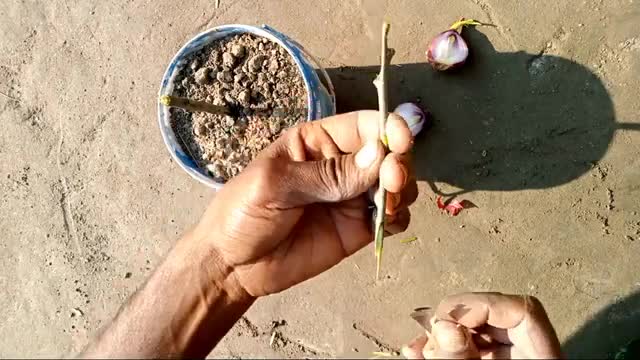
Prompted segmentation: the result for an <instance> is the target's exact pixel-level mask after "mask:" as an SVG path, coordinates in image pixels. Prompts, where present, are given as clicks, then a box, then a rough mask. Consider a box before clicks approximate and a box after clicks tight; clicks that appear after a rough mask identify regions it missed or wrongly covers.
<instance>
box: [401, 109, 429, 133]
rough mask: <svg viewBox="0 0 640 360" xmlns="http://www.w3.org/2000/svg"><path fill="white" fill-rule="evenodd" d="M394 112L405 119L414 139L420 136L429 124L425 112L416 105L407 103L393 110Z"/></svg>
mask: <svg viewBox="0 0 640 360" xmlns="http://www.w3.org/2000/svg"><path fill="white" fill-rule="evenodd" d="M393 112H394V113H396V114H398V115H400V116H401V117H402V118H403V119H404V121H405V122H406V123H407V125H408V126H409V130H411V135H413V136H414V137H415V136H416V135H418V133H419V132H420V131H421V130H422V129H423V128H424V125H425V123H426V122H427V115H426V114H425V112H424V111H422V109H420V107H419V106H418V105H416V104H414V103H410V102H407V103H403V104H400V105H398V106H397V107H396V108H395V110H393Z"/></svg>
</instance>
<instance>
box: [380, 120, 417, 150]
mask: <svg viewBox="0 0 640 360" xmlns="http://www.w3.org/2000/svg"><path fill="white" fill-rule="evenodd" d="M385 130H386V133H387V139H388V141H389V150H391V151H392V152H395V153H400V154H404V153H406V152H407V151H409V150H410V149H411V146H412V145H413V136H412V135H411V130H410V129H409V126H408V125H407V122H406V121H404V119H403V118H402V116H400V115H398V114H396V113H390V114H389V117H388V118H387V125H386V129H385Z"/></svg>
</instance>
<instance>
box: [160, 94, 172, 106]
mask: <svg viewBox="0 0 640 360" xmlns="http://www.w3.org/2000/svg"><path fill="white" fill-rule="evenodd" d="M160 103H161V104H162V105H164V106H171V96H169V95H162V96H160Z"/></svg>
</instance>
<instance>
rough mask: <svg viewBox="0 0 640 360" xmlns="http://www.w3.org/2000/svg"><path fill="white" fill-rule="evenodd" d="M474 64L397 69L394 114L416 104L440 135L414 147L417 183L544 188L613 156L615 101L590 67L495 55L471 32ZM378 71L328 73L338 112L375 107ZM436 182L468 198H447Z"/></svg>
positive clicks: (393, 72) (392, 87)
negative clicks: (445, 68)
mask: <svg viewBox="0 0 640 360" xmlns="http://www.w3.org/2000/svg"><path fill="white" fill-rule="evenodd" d="M464 35H465V37H466V38H467V39H468V41H469V43H470V44H472V48H473V53H472V54H471V58H470V59H469V62H468V63H467V64H466V65H465V66H464V67H462V68H460V69H459V70H455V71H454V72H444V73H442V72H436V71H434V70H432V69H431V67H430V66H429V65H428V64H426V63H416V64H398V65H392V66H391V67H390V69H389V85H388V86H389V101H390V105H391V106H390V108H391V109H393V108H394V107H395V106H396V105H398V104H399V103H402V102H406V101H417V102H420V103H421V104H422V106H423V107H425V108H426V109H428V110H429V111H431V113H432V114H433V118H434V119H435V121H434V124H433V126H432V128H431V129H430V130H429V131H426V132H424V133H422V134H421V135H420V136H419V139H417V141H416V146H415V149H414V151H415V162H416V163H415V165H416V173H417V174H416V175H417V177H418V180H423V181H427V182H428V183H429V184H430V185H431V187H432V189H433V190H434V191H435V192H436V193H439V194H441V195H449V196H453V195H459V194H461V193H464V192H469V191H473V190H492V191H510V190H522V189H544V188H550V187H554V186H558V185H562V184H564V183H567V182H569V181H572V180H574V179H576V178H578V177H579V176H581V175H583V174H584V173H586V172H587V171H589V170H590V169H591V168H592V167H593V166H594V165H595V164H596V163H597V162H598V161H599V160H600V159H601V158H602V157H603V156H604V154H605V153H606V151H607V148H608V147H609V144H610V142H611V140H612V138H613V134H614V131H615V130H616V129H620V128H625V129H636V130H637V129H640V128H639V127H638V126H637V124H618V123H616V119H615V112H614V109H613V105H612V102H611V99H610V96H609V94H608V92H607V90H606V89H605V87H604V85H603V84H602V82H601V81H600V80H599V79H598V77H597V76H596V75H594V74H593V73H592V72H591V71H589V69H587V68H585V67H584V66H582V65H580V64H577V63H575V62H573V61H571V60H568V59H564V58H561V57H557V56H550V55H542V54H527V53H525V52H514V53H501V52H497V51H496V50H495V49H494V48H493V46H492V45H491V43H490V42H489V40H488V39H487V37H486V36H485V35H484V34H482V33H481V32H479V31H477V30H475V29H472V28H469V29H466V30H465V33H464ZM378 71H379V68H378V67H377V66H366V67H339V68H332V69H328V72H329V75H330V77H331V79H332V81H333V83H334V85H335V88H336V91H337V94H336V97H337V104H338V112H339V113H340V112H347V111H352V110H357V109H375V108H377V96H376V92H375V88H374V86H373V85H372V81H373V78H375V76H376V74H377V72H378ZM435 182H445V183H448V184H450V185H454V186H456V187H458V188H460V189H462V190H461V191H459V192H457V193H453V194H442V193H441V192H440V191H438V189H436V187H435V185H434V184H435Z"/></svg>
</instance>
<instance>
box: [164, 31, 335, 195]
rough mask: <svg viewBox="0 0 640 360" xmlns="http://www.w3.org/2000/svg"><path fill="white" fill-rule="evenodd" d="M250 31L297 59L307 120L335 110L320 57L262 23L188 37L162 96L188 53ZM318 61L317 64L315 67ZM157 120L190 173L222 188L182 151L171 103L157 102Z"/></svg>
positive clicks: (171, 150)
mask: <svg viewBox="0 0 640 360" xmlns="http://www.w3.org/2000/svg"><path fill="white" fill-rule="evenodd" d="M245 33H250V34H254V35H256V36H261V37H264V38H267V39H269V40H271V41H273V42H275V43H277V44H279V45H280V46H282V47H283V48H285V49H286V50H287V52H288V53H289V55H291V58H292V59H293V61H294V63H295V64H296V65H297V66H298V69H299V70H300V74H302V78H303V80H304V83H305V86H306V88H307V108H308V109H309V113H308V115H307V121H312V120H317V119H321V118H323V117H327V116H331V115H334V114H335V113H336V103H335V102H336V101H335V93H334V91H333V84H332V83H331V79H330V78H329V76H328V75H327V73H326V71H325V70H324V69H323V68H322V67H321V66H320V64H319V63H318V61H317V60H316V59H315V58H314V57H313V56H312V55H311V54H309V53H308V52H307V51H306V50H305V49H304V48H303V47H302V45H300V44H298V43H297V42H295V41H294V40H292V39H290V38H289V37H287V36H286V35H284V34H282V33H280V32H278V31H276V30H274V29H273V28H271V27H269V26H267V25H262V27H256V26H249V25H223V26H218V27H215V28H213V29H209V30H207V31H205V32H202V33H200V34H198V35H196V36H195V37H194V38H192V39H191V40H189V41H188V42H187V43H186V44H185V45H184V46H183V47H182V48H181V49H180V50H179V51H178V53H177V54H176V55H175V56H174V57H173V59H172V60H171V63H170V64H169V66H168V67H167V70H166V71H165V73H164V76H163V77H162V84H161V86H160V92H159V97H160V96H162V95H171V94H172V92H173V87H174V82H175V79H176V76H177V75H178V74H179V73H180V71H181V69H182V68H183V67H184V66H185V65H187V61H188V58H189V55H191V54H192V53H195V52H198V51H199V50H201V49H202V48H203V47H205V46H207V45H209V44H211V43H213V42H215V41H218V40H219V39H222V38H225V37H228V36H230V35H237V34H245ZM314 65H315V67H314ZM315 68H317V69H318V70H319V72H320V73H321V74H322V79H321V78H320V77H319V76H318V73H317V72H316V69H315ZM158 124H159V125H160V131H161V133H162V139H163V140H164V143H165V145H166V146H167V149H169V153H171V156H172V157H173V159H174V160H175V161H176V162H177V163H178V164H179V165H180V167H181V168H182V169H184V171H186V172H187V173H188V174H189V175H191V177H193V178H194V179H196V180H198V181H200V182H201V183H203V184H205V185H208V186H210V187H212V188H214V189H216V190H218V189H220V188H221V187H222V186H223V185H224V184H223V183H220V182H217V181H215V180H214V179H213V178H212V177H211V176H210V175H209V174H208V173H207V171H206V170H203V169H201V168H199V167H198V165H197V164H196V162H195V161H194V160H193V159H192V158H191V156H189V155H188V154H187V153H186V152H185V151H183V149H182V146H180V142H179V141H178V140H177V137H176V134H175V133H174V132H173V129H172V128H171V113H170V112H169V107H167V106H165V105H163V104H161V103H160V102H158Z"/></svg>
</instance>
